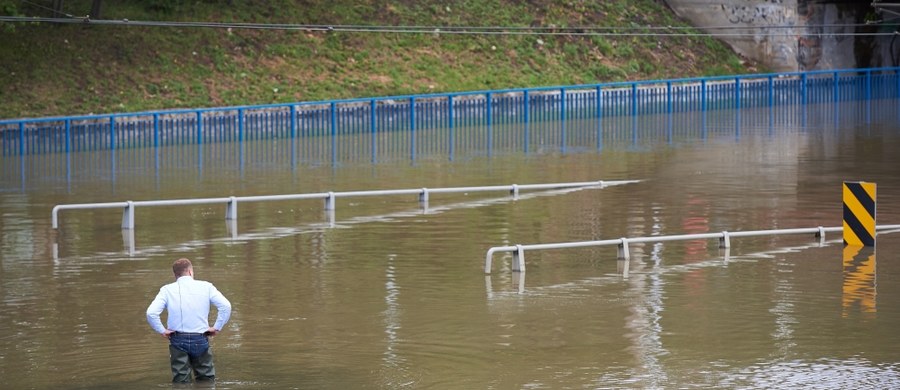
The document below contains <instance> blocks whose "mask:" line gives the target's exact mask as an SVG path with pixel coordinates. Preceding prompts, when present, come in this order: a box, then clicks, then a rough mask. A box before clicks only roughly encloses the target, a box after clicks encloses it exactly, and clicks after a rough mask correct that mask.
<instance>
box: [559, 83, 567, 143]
mask: <svg viewBox="0 0 900 390" xmlns="http://www.w3.org/2000/svg"><path fill="white" fill-rule="evenodd" d="M559 123H560V134H559V150H561V151H562V152H563V153H566V89H565V88H560V89H559Z"/></svg>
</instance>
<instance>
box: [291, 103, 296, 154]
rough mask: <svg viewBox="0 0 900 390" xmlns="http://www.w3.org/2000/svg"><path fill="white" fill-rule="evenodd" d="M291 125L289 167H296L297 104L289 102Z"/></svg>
mask: <svg viewBox="0 0 900 390" xmlns="http://www.w3.org/2000/svg"><path fill="white" fill-rule="evenodd" d="M290 116H291V117H290V126H291V138H290V140H291V141H290V142H291V168H296V167H297V106H295V105H293V104H291V111H290Z"/></svg>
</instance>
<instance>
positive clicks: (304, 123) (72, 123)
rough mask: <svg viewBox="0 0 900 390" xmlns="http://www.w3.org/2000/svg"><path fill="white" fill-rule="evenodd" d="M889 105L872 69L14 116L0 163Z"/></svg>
mask: <svg viewBox="0 0 900 390" xmlns="http://www.w3.org/2000/svg"><path fill="white" fill-rule="evenodd" d="M898 98H900V68H878V69H853V70H836V71H815V72H798V73H779V74H762V75H742V76H723V77H706V78H690V79H676V80H655V81H635V82H619V83H607V84H597V85H578V86H566V87H552V88H531V89H514V90H502V91H477V92H464V93H453V94H433V95H416V96H395V97H377V98H368V99H349V100H334V101H326V102H302V103H290V104H275V105H263V106H243V107H223V108H208V109H193V110H170V111H158V112H140V113H119V114H109V115H90V116H71V117H55V118H37V119H18V120H4V121H0V154H2V156H24V155H36V154H48V153H72V152H86V151H98V150H113V151H114V150H118V149H135V148H157V149H158V148H162V147H168V146H174V145H198V146H202V145H209V144H227V145H234V146H235V147H234V148H231V149H229V148H223V149H221V150H218V151H217V152H216V153H223V154H231V153H244V152H246V153H253V154H254V155H259V156H263V157H264V159H266V158H271V159H272V161H284V160H286V159H290V161H291V162H292V163H294V164H337V163H338V162H366V161H369V162H378V161H382V160H397V159H411V160H416V159H420V158H433V157H440V158H447V159H451V160H452V159H454V158H456V157H457V156H463V155H465V156H472V155H491V154H492V153H495V152H511V151H517V152H525V153H529V152H546V151H561V152H566V151H568V150H570V149H573V148H578V149H584V148H602V147H603V145H604V143H605V142H615V141H622V140H625V141H629V140H630V141H632V142H637V140H638V139H654V140H665V141H667V142H672V141H673V140H675V139H678V138H684V137H706V136H708V134H709V132H716V131H732V132H734V131H737V132H739V131H740V129H741V128H766V127H768V128H771V127H773V126H795V127H797V126H799V127H807V126H823V125H829V124H831V125H834V126H837V125H841V124H846V123H860V122H863V123H871V122H872V121H883V120H890V121H894V122H896V121H898V120H900V117H898V114H897V111H898V109H897V106H896V104H897V103H896V102H897V100H898ZM888 100H889V101H890V102H889V103H888V104H890V105H891V106H890V107H887V108H888V109H879V106H878V105H879V104H880V103H879V102H884V101H888ZM873 107H874V109H873ZM723 129H727V130H723ZM273 141H274V142H273Z"/></svg>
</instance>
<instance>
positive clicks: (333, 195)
mask: <svg viewBox="0 0 900 390" xmlns="http://www.w3.org/2000/svg"><path fill="white" fill-rule="evenodd" d="M639 181H640V180H606V181H604V180H599V181H584V182H572V183H549V184H511V185H501V186H482V187H447V188H414V189H398V190H371V191H345V192H318V193H306V194H284V195H255V196H229V197H220V198H194V199H165V200H141V201H131V200H129V201H124V202H109V203H80V204H61V205H56V206H54V207H53V212H52V213H51V222H52V225H53V228H54V229H59V212H60V211H62V210H77V209H102V208H124V211H123V213H122V229H134V209H135V208H136V207H139V206H140V207H148V206H183V205H197V204H217V203H225V204H226V205H227V206H226V207H227V208H226V210H225V219H226V220H236V219H237V205H238V202H265V201H280V200H300V199H323V200H324V201H325V210H334V209H335V200H336V199H337V198H346V197H356V196H385V195H418V196H419V203H420V204H421V205H422V207H428V195H429V194H432V193H434V194H446V193H460V192H483V191H509V194H510V195H512V196H513V197H514V198H517V197H518V196H519V191H522V190H547V189H560V188H576V187H585V188H588V187H599V188H604V187H607V186H613V185H620V184H628V183H637V182H639Z"/></svg>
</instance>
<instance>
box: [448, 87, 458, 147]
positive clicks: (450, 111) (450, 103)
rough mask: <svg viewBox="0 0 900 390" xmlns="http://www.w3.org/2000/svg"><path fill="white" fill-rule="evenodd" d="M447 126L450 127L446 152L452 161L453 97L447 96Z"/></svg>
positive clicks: (453, 137) (454, 139)
mask: <svg viewBox="0 0 900 390" xmlns="http://www.w3.org/2000/svg"><path fill="white" fill-rule="evenodd" d="M447 126H449V127H450V134H449V143H450V145H449V146H448V147H447V149H448V150H447V151H448V153H449V154H450V156H449V158H450V161H453V152H454V151H455V145H454V144H455V143H456V137H455V134H454V129H453V95H448V96H447Z"/></svg>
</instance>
